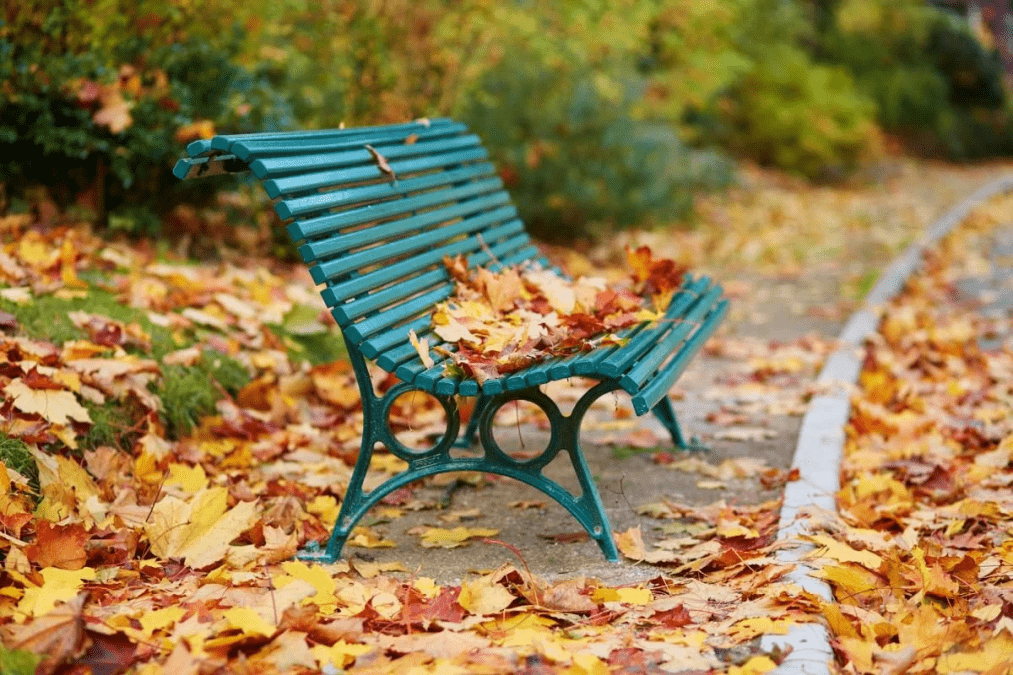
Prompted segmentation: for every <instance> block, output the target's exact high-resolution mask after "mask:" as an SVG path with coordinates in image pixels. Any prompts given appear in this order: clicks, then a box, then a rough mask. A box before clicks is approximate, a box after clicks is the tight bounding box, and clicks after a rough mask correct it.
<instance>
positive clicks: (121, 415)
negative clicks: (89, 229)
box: [0, 287, 345, 466]
mask: <svg viewBox="0 0 1013 675" xmlns="http://www.w3.org/2000/svg"><path fill="white" fill-rule="evenodd" d="M0 310H2V311H5V312H9V313H11V314H13V315H14V316H15V317H16V318H17V321H18V333H19V334H21V335H24V336H25V337H28V338H31V339H35V340H45V341H47V342H51V343H53V344H55V345H62V344H63V343H65V342H67V341H70V340H83V339H87V337H88V335H87V333H86V332H85V331H83V330H81V329H80V328H78V327H77V326H75V325H74V324H73V323H72V322H71V320H70V319H69V318H68V317H67V314H68V313H69V312H75V311H84V312H88V313H91V314H98V315H101V316H106V317H109V318H111V319H115V320H116V321H121V322H123V323H126V324H130V323H136V324H138V325H140V326H141V328H142V329H143V330H144V332H145V333H147V334H148V335H149V336H150V337H151V350H150V351H145V350H142V349H140V348H138V347H132V346H124V349H125V351H127V352H130V353H134V354H137V355H139V356H142V357H147V358H153V359H155V360H156V361H159V362H161V361H162V358H163V357H164V356H165V355H166V354H168V353H169V352H172V351H175V350H177V349H182V348H184V347H188V346H190V345H191V344H194V343H196V342H197V341H198V339H199V337H200V336H199V334H194V335H192V336H188V339H191V340H192V342H190V343H189V344H187V343H186V342H185V341H184V342H183V343H181V342H178V341H177V339H178V338H177V337H174V336H173V334H172V333H171V332H170V331H169V330H168V329H166V328H163V327H161V326H157V325H155V324H153V323H152V322H151V320H150V319H149V318H148V316H147V314H146V313H145V312H144V310H141V309H137V308H134V307H128V306H126V305H124V304H123V303H122V302H121V301H120V300H119V299H118V298H117V297H116V295H115V294H113V293H111V292H109V291H107V290H104V289H101V288H95V287H93V288H90V289H89V290H88V294H87V295H86V296H84V297H81V298H58V297H55V296H53V295H42V296H38V297H36V298H33V300H32V301H31V302H28V303H24V304H17V303H14V302H10V301H7V300H3V299H0ZM328 334H329V333H328ZM316 337H317V336H316V335H310V336H295V337H294V340H293V341H294V342H296V343H297V344H299V345H300V346H299V347H298V348H299V349H300V350H302V349H305V350H306V351H307V352H308V353H323V354H325V355H326V356H328V357H329V356H331V355H333V354H335V353H336V348H335V346H334V345H333V344H331V343H330V342H328V341H324V342H322V343H317V342H314V341H313V339H314V338H316ZM300 338H307V344H308V345H310V346H307V347H303V346H301V343H299V342H298V341H299V339H300ZM337 342H338V344H339V345H340V350H341V353H345V352H344V343H342V342H341V338H340V337H338V338H337ZM307 358H308V357H307ZM160 368H161V371H162V377H161V378H160V379H159V380H157V381H155V382H153V383H152V384H151V385H150V388H151V390H152V392H153V393H154V394H155V395H156V396H158V397H159V398H160V399H161V400H162V405H163V412H162V419H163V421H164V422H165V424H166V431H167V432H168V435H169V437H170V438H179V437H180V436H182V435H185V434H187V433H189V432H190V431H191V430H192V429H193V428H194V427H195V426H196V424H197V422H198V420H199V419H200V417H202V416H204V415H209V414H214V412H215V404H216V403H217V402H218V401H219V400H220V399H221V398H222V396H223V395H224V393H223V392H227V393H228V394H229V395H233V396H234V395H235V394H236V393H238V392H239V390H240V389H242V388H243V387H244V386H245V385H246V384H247V383H248V382H249V381H250V374H249V373H248V372H247V370H246V368H245V367H244V366H243V365H242V364H241V363H239V362H238V361H236V360H235V359H234V358H232V357H230V356H226V355H224V354H220V353H218V352H215V351H213V350H205V351H204V353H203V354H202V356H201V358H200V359H199V360H198V361H197V363H195V364H194V365H193V366H191V367H183V366H166V365H161V366H160ZM85 407H86V408H87V409H88V414H89V415H90V416H91V419H92V422H93V424H92V427H91V428H90V429H89V430H88V433H87V434H86V435H85V436H84V438H83V439H82V445H83V447H84V448H86V449H93V448H97V447H99V446H101V445H109V446H112V447H116V448H120V449H130V448H131V447H132V446H133V443H134V441H135V440H136V432H135V431H134V424H135V423H136V421H137V420H139V419H140V418H141V416H142V415H143V414H144V410H142V409H141V408H140V407H139V406H138V405H137V404H136V402H134V401H132V400H128V401H113V400H110V401H107V402H106V403H105V404H103V405H96V404H93V403H87V402H86V403H85ZM29 457H30V456H29ZM33 466H34V464H33Z"/></svg>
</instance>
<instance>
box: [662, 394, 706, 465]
mask: <svg viewBox="0 0 1013 675" xmlns="http://www.w3.org/2000/svg"><path fill="white" fill-rule="evenodd" d="M651 412H653V413H654V415H655V416H656V417H657V418H658V419H659V420H660V421H661V424H662V425H663V426H664V427H665V428H666V429H668V433H670V434H671V435H672V443H674V444H675V447H677V448H679V449H680V450H687V451H690V452H707V451H708V450H710V448H708V447H707V446H706V445H704V444H703V443H701V442H700V439H699V438H697V437H696V436H693V437H692V438H690V439H689V442H688V443H687V442H686V438H685V437H684V436H683V435H682V429H680V428H679V420H677V419H676V417H675V409H674V408H673V407H672V401H671V400H670V399H669V398H668V396H667V395H666V396H662V397H661V400H660V401H658V402H657V404H655V406H654V407H653V408H652V409H651Z"/></svg>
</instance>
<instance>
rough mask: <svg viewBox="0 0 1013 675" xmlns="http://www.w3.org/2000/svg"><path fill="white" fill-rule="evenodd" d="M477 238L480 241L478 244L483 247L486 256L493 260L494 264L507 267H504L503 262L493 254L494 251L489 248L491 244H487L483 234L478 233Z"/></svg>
mask: <svg viewBox="0 0 1013 675" xmlns="http://www.w3.org/2000/svg"><path fill="white" fill-rule="evenodd" d="M475 237H476V238H477V239H478V243H479V245H480V246H481V247H482V250H483V251H485V253H486V255H488V256H489V257H490V258H492V261H493V262H494V263H496V264H497V265H499V266H500V267H506V265H504V264H503V262H502V261H501V260H500V259H499V258H497V257H496V254H495V253H493V252H492V249H491V248H489V244H487V243H485V239H483V238H482V233H481V232H476V233H475Z"/></svg>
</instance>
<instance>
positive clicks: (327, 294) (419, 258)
mask: <svg viewBox="0 0 1013 675" xmlns="http://www.w3.org/2000/svg"><path fill="white" fill-rule="evenodd" d="M515 215H516V213H515V212H514V208H513V207H512V206H504V207H502V209H497V210H496V211H490V212H488V215H486V214H482V215H481V216H476V218H483V219H487V220H488V222H489V223H496V222H501V221H503V220H504V219H506V218H513V217H514V216H515ZM501 228H505V229H503V230H502V232H503V233H504V234H512V233H513V232H515V231H520V230H522V229H524V224H523V223H521V221H519V220H516V219H514V220H508V221H507V222H505V223H504V224H502V225H499V226H497V227H496V228H495V229H493V230H486V232H487V233H488V234H490V236H497V235H498V234H500V230H501ZM476 246H478V242H477V241H476V242H469V241H467V240H459V241H454V242H452V243H450V244H445V245H444V246H440V247H437V248H434V249H431V250H429V251H427V252H425V253H420V254H418V255H416V256H413V257H411V258H409V259H407V260H403V261H401V262H399V263H395V264H393V265H389V266H385V267H382V268H380V269H377V270H373V271H372V272H367V273H365V274H359V275H357V276H352V277H350V278H348V279H346V280H345V281H340V282H328V283H330V284H331V285H330V286H328V287H327V288H325V289H323V290H322V291H321V292H320V293H321V295H322V296H323V298H324V302H325V303H326V304H327V306H328V307H333V306H335V305H337V304H339V303H341V302H346V301H348V300H349V299H350V298H357V297H359V296H362V295H364V294H365V293H368V292H369V291H371V290H373V289H375V288H382V287H383V286H386V285H387V284H389V283H391V282H392V281H394V280H396V279H400V278H402V277H406V276H410V275H411V274H413V273H414V272H416V271H418V270H421V269H425V268H426V267H428V266H430V265H434V264H436V263H438V262H441V261H442V260H443V257H444V256H451V257H453V256H455V255H458V254H460V253H467V252H468V251H471V250H473V249H474V248H475V247H476Z"/></svg>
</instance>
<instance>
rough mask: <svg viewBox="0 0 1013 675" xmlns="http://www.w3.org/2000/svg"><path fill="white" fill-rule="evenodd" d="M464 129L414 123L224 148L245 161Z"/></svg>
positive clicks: (432, 136)
mask: <svg viewBox="0 0 1013 675" xmlns="http://www.w3.org/2000/svg"><path fill="white" fill-rule="evenodd" d="M467 130H468V127H466V126H465V125H463V124H447V125H441V126H436V127H430V128H428V129H425V128H421V129H420V128H418V127H417V126H414V125H412V126H407V127H405V128H403V129H399V130H396V131H392V132H390V133H387V134H385V135H382V136H381V135H379V134H376V133H371V134H359V135H357V136H356V137H354V138H351V137H343V136H334V137H333V138H327V139H324V138H263V139H262V138H252V139H248V140H237V141H233V142H232V143H231V145H229V146H228V147H226V148H223V149H224V150H228V151H229V152H231V153H233V154H235V155H236V156H237V157H239V158H240V159H242V160H248V159H249V158H250V157H252V156H256V157H257V158H261V157H274V156H279V155H298V154H319V153H320V152H334V151H339V150H350V149H353V148H362V146H363V144H364V143H369V144H370V145H372V146H374V147H376V145H377V144H380V143H387V144H390V143H402V144H403V143H405V142H406V141H407V140H408V139H409V138H411V137H413V136H414V137H415V138H416V139H417V140H416V142H418V141H421V140H431V139H435V138H442V137H445V136H451V135H454V134H460V133H462V132H465V131H467Z"/></svg>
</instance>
